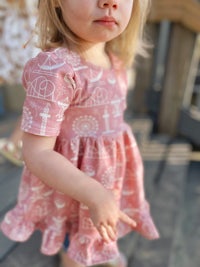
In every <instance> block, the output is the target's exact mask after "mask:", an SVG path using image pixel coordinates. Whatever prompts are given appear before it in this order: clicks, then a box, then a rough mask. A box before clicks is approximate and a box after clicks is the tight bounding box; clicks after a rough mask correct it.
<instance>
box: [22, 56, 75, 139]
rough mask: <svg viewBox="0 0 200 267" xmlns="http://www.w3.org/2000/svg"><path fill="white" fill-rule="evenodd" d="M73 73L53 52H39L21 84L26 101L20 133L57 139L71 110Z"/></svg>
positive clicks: (26, 69)
mask: <svg viewBox="0 0 200 267" xmlns="http://www.w3.org/2000/svg"><path fill="white" fill-rule="evenodd" d="M73 75H74V74H73V69H72V67H71V66H70V65H68V64H67V63H66V62H65V61H64V60H63V59H62V58H59V57H58V56H56V54H54V53H52V52H41V53H39V54H38V56H37V57H35V58H34V59H31V60H30V61H29V62H28V63H27V64H26V66H25V68H24V72H23V76H22V83H23V86H24V88H25V91H26V98H25V102H24V106H23V114H22V126H21V127H22V130H23V131H25V132H29V133H32V134H36V135H41V136H57V135H58V134H59V132H60V126H61V123H62V121H63V119H64V112H65V111H66V109H67V108H68V107H69V106H70V104H71V102H72V100H73V96H74V89H75V87H76V85H75V81H74V78H73Z"/></svg>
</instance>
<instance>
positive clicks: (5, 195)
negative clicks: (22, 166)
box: [0, 172, 21, 215]
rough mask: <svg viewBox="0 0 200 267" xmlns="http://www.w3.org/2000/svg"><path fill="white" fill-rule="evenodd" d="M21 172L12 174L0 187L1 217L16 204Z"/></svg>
mask: <svg viewBox="0 0 200 267" xmlns="http://www.w3.org/2000/svg"><path fill="white" fill-rule="evenodd" d="M20 174H21V172H18V173H17V172H16V173H13V174H12V177H8V180H7V181H4V182H2V183H1V187H0V215H1V214H2V213H3V212H5V211H6V210H7V209H8V208H9V207H10V206H12V205H13V204H14V203H15V202H16V197H17V189H18V187H19V182H20Z"/></svg>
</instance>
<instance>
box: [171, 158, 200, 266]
mask: <svg viewBox="0 0 200 267" xmlns="http://www.w3.org/2000/svg"><path fill="white" fill-rule="evenodd" d="M199 173H200V163H199V162H191V164H190V168H189V172H188V177H187V181H186V182H187V183H186V184H185V188H184V192H185V197H184V200H183V203H182V207H181V216H180V219H179V221H178V223H177V225H176V229H175V235H174V242H173V246H172V249H171V258H170V264H169V267H188V266H190V267H197V266H199V263H200V253H199V248H200V224H199V218H200V209H199V207H200V179H199Z"/></svg>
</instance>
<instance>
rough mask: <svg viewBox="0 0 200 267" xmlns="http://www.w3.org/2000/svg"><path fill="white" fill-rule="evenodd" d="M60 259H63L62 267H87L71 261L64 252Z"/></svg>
mask: <svg viewBox="0 0 200 267" xmlns="http://www.w3.org/2000/svg"><path fill="white" fill-rule="evenodd" d="M60 259H61V267H86V266H84V265H81V264H79V263H77V262H75V261H73V260H72V259H70V258H69V257H68V255H67V253H64V252H61V253H60Z"/></svg>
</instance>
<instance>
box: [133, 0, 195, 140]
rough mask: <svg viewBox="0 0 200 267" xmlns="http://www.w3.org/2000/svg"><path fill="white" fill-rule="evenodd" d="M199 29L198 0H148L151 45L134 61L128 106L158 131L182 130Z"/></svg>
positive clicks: (190, 86)
mask: <svg viewBox="0 0 200 267" xmlns="http://www.w3.org/2000/svg"><path fill="white" fill-rule="evenodd" d="M199 33H200V3H199V2H198V1H195V0H152V8H151V12H150V15H149V19H148V25H147V34H148V36H150V37H151V39H152V42H153V44H154V49H152V50H151V53H150V57H149V59H148V60H147V59H145V60H144V59H138V60H137V62H136V73H137V75H136V84H135V89H134V96H133V105H132V106H133V111H134V112H136V113H139V114H141V113H142V114H146V113H148V114H150V115H151V116H152V118H153V119H154V123H155V128H156V129H157V130H158V131H159V132H163V133H167V134H170V135H172V136H175V135H177V134H179V132H181V131H182V130H181V129H182V128H180V120H181V118H182V116H181V114H182V111H183V109H187V108H188V109H189V108H190V105H191V98H192V93H193V88H194V76H195V75H196V73H197V71H198V68H197V64H198V62H199V60H200V53H198V51H199V50H200V45H199ZM194 70H195V71H196V73H194ZM144 77H146V79H144ZM192 77H193V78H192ZM186 103H187V104H186ZM182 123H184V122H183V121H182ZM198 125H200V123H199V121H198ZM199 127H200V126H199ZM199 139H200V138H199ZM199 142H200V140H199Z"/></svg>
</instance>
